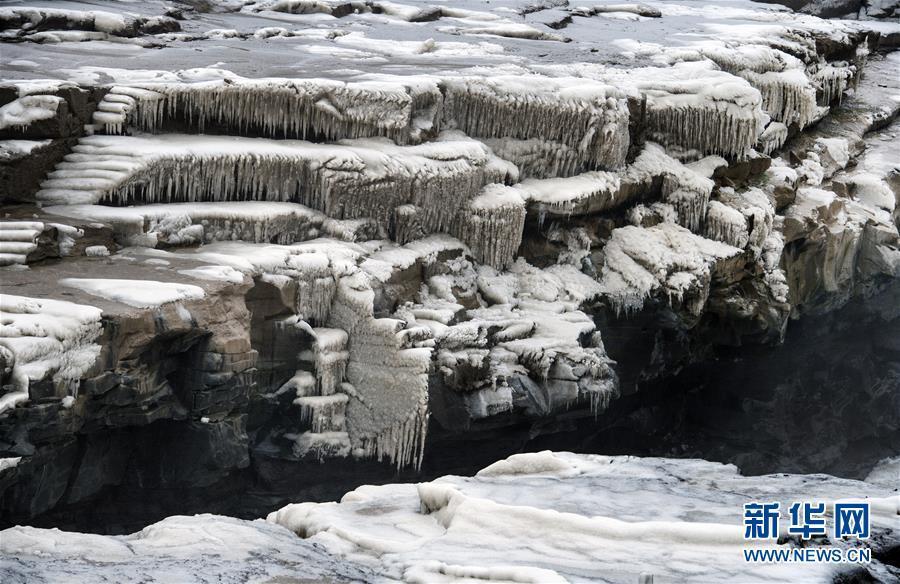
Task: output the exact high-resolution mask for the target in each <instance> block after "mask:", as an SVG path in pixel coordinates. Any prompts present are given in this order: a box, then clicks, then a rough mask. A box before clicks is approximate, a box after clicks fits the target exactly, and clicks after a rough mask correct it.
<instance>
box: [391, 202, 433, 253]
mask: <svg viewBox="0 0 900 584" xmlns="http://www.w3.org/2000/svg"><path fill="white" fill-rule="evenodd" d="M420 214H421V209H419V207H416V206H415V205H400V206H399V207H397V208H395V209H394V221H393V224H392V226H391V227H392V228H391V238H392V239H393V240H394V241H396V242H397V243H399V244H401V245H403V244H406V243H409V242H410V241H414V240H416V239H422V238H423V237H425V236H426V235H427V233H426V232H425V229H424V227H423V226H422V221H421V219H420Z"/></svg>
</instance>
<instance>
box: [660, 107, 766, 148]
mask: <svg viewBox="0 0 900 584" xmlns="http://www.w3.org/2000/svg"><path fill="white" fill-rule="evenodd" d="M648 106H650V107H648V109H647V118H646V119H647V126H648V130H649V132H650V134H651V136H652V137H653V139H655V140H657V141H659V142H661V143H663V144H665V145H667V146H669V145H676V146H680V147H682V148H687V149H693V150H697V151H698V152H702V153H704V154H722V155H729V156H736V157H742V156H744V155H745V154H746V153H747V151H748V150H750V148H751V147H752V146H753V144H755V143H756V139H757V136H758V135H759V133H760V131H762V119H763V117H764V115H763V114H762V110H761V109H757V108H749V107H740V106H738V105H736V104H731V103H728V102H722V103H719V102H700V103H699V104H696V105H684V104H682V103H679V102H676V103H673V104H669V103H668V102H667V100H666V99H662V100H659V99H658V100H654V101H649V100H648Z"/></svg>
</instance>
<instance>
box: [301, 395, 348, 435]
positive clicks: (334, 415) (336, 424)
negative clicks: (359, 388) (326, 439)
mask: <svg viewBox="0 0 900 584" xmlns="http://www.w3.org/2000/svg"><path fill="white" fill-rule="evenodd" d="M348 399H349V397H348V396H347V395H345V394H343V393H336V394H334V395H325V396H320V395H313V396H305V397H298V398H297V399H295V400H294V405H296V406H299V407H300V422H301V423H302V424H304V425H306V426H308V427H309V429H310V430H309V431H310V432H313V433H316V434H318V433H321V432H344V431H345V420H344V413H345V410H346V407H347V400H348Z"/></svg>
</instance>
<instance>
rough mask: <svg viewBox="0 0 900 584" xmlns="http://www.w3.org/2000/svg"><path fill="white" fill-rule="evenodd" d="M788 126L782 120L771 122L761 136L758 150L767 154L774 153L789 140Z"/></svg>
mask: <svg viewBox="0 0 900 584" xmlns="http://www.w3.org/2000/svg"><path fill="white" fill-rule="evenodd" d="M787 138H788V128H787V126H785V125H784V124H782V123H780V122H771V123H770V124H769V125H768V126H766V129H765V130H763V133H762V134H760V136H759V145H758V146H757V150H759V151H760V152H762V153H763V154H765V155H766V156H768V155H770V154H772V153H773V152H775V151H776V150H778V149H779V148H781V147H782V146H784V143H785V142H786V141H787Z"/></svg>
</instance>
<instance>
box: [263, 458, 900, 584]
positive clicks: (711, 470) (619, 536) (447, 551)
mask: <svg viewBox="0 0 900 584" xmlns="http://www.w3.org/2000/svg"><path fill="white" fill-rule="evenodd" d="M851 497H852V498H857V497H859V498H866V499H868V500H869V501H871V502H872V504H873V507H872V512H873V514H874V516H873V529H875V531H876V532H885V531H890V530H893V531H894V532H896V521H895V520H896V517H895V514H896V512H897V509H898V505H900V497H898V496H897V495H896V494H895V493H894V492H893V491H892V490H891V487H890V486H889V485H884V486H878V485H875V484H871V483H866V482H861V481H853V480H846V479H839V478H834V477H829V476H827V475H807V476H804V475H789V474H778V475H767V476H761V477H745V476H741V475H740V474H739V472H738V470H737V469H736V468H735V467H734V466H732V465H723V464H719V463H713V462H706V461H702V460H690V459H685V460H677V459H660V458H637V457H630V456H601V455H583V454H570V453H565V452H546V451H545V452H541V453H531V454H518V455H514V456H513V457H510V458H509V459H507V460H505V461H500V462H498V463H495V464H494V465H491V466H490V467H488V468H486V469H484V470H482V471H481V472H479V473H478V474H477V475H476V476H475V477H471V478H467V477H458V476H445V477H442V478H439V479H436V480H434V481H431V482H426V483H420V484H418V485H408V484H395V485H383V486H363V487H360V488H358V489H356V490H355V491H351V492H350V493H347V494H346V495H345V496H344V497H343V498H342V499H341V502H340V503H337V504H336V503H300V504H294V505H288V506H286V507H284V508H282V509H280V510H279V511H277V512H274V513H271V514H270V515H269V517H268V520H269V521H270V522H273V523H277V524H279V525H283V526H285V527H287V528H289V529H291V530H292V531H294V532H295V533H297V534H298V535H299V536H300V537H303V538H304V539H306V540H307V541H310V542H315V543H318V544H320V545H322V546H323V547H324V548H325V549H326V550H328V551H330V552H331V553H333V554H335V555H336V556H338V557H341V558H344V559H346V560H348V561H366V562H370V563H371V565H373V566H378V567H379V569H381V570H383V571H384V572H385V574H387V575H388V576H389V577H393V578H398V579H399V578H401V577H404V575H405V577H408V576H409V575H413V576H415V577H416V578H422V579H423V581H429V582H431V581H438V582H440V581H445V580H447V581H457V580H455V579H454V577H462V576H464V575H469V576H474V575H477V576H478V577H484V578H488V577H490V578H494V577H496V578H498V579H500V580H501V581H515V582H552V581H595V580H602V581H606V582H615V583H618V582H623V583H633V582H636V581H638V576H639V575H641V574H642V573H646V574H652V575H653V576H654V578H655V579H659V580H660V581H673V582H722V581H752V582H786V581H803V582H812V581H815V582H819V581H821V582H830V581H831V579H832V578H833V577H834V575H835V574H836V573H837V571H838V570H840V569H841V568H842V567H841V566H837V565H830V564H827V563H821V564H815V565H811V564H802V565H800V564H790V563H782V564H749V563H746V562H744V561H743V556H742V552H741V550H742V549H744V548H746V547H763V548H770V547H771V548H776V547H782V546H778V545H777V544H776V543H774V542H765V543H755V542H749V541H746V540H744V539H743V526H742V513H743V504H744V503H749V502H751V501H769V500H776V501H780V502H781V503H782V506H783V507H785V506H786V505H788V504H789V503H790V502H791V501H794V500H810V501H823V502H826V504H827V506H828V508H831V506H832V504H833V502H834V501H837V500H846V499H847V498H851ZM785 525H786V524H784V522H783V523H782V526H783V529H784V528H786V527H785ZM783 545H784V546H790V545H791V544H783ZM813 545H815V544H813ZM832 545H837V546H844V545H846V544H844V543H843V542H833V544H832ZM662 549H664V550H665V553H660V550H662ZM435 558H440V560H439V561H438V560H435Z"/></svg>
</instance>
